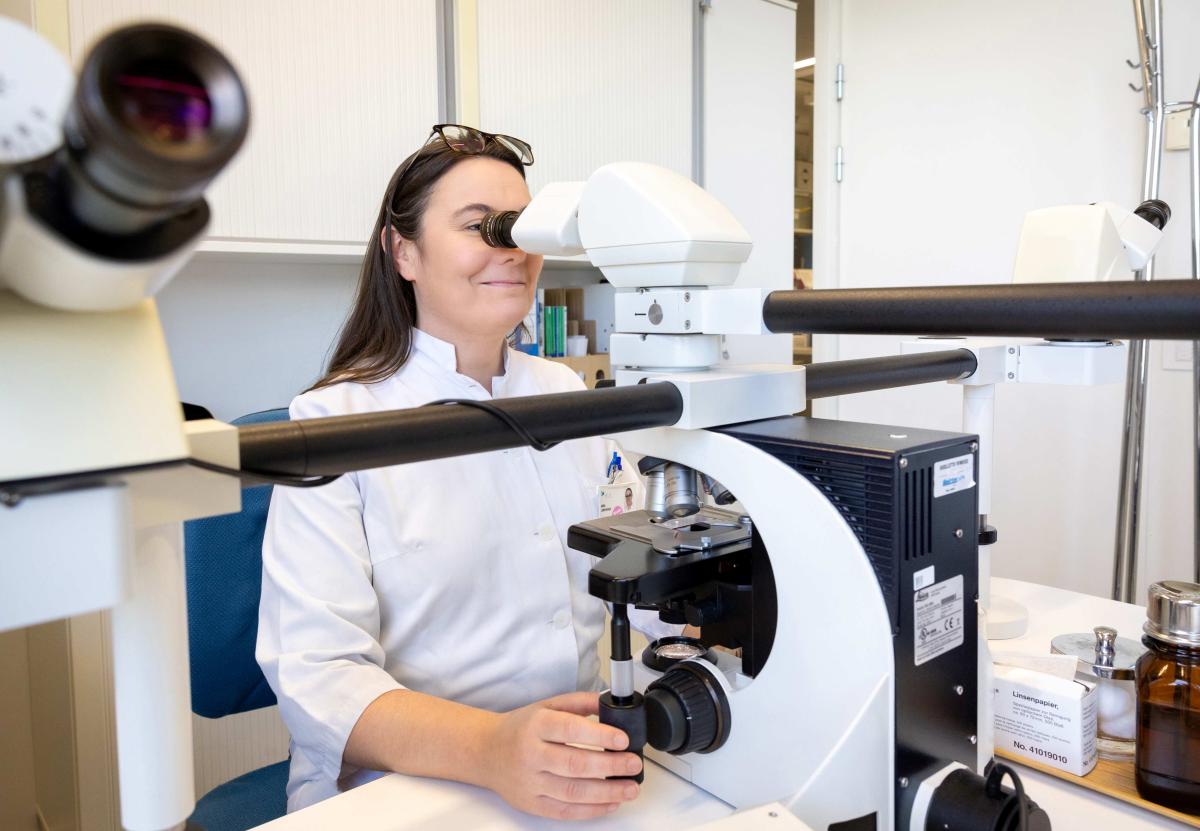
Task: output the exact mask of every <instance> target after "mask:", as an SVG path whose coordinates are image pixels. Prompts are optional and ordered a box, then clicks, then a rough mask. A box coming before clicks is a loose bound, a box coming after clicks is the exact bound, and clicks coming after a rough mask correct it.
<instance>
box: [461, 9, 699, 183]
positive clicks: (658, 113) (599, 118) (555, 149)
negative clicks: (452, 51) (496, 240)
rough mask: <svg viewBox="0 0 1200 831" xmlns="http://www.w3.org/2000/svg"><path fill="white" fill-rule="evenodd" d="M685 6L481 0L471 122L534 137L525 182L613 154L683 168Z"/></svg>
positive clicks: (589, 167)
mask: <svg viewBox="0 0 1200 831" xmlns="http://www.w3.org/2000/svg"><path fill="white" fill-rule="evenodd" d="M692 6H693V3H692V2H691V0H654V2H645V0H605V2H602V3H596V2H590V1H589V0H486V1H485V2H481V3H479V4H478V34H479V38H478V45H479V63H478V66H479V125H478V126H479V127H481V128H482V129H485V130H488V131H490V132H494V133H508V134H510V135H514V136H516V137H518V138H521V139H524V140H526V141H528V142H529V143H530V144H531V145H532V146H533V153H534V158H535V159H536V163H535V164H534V165H533V166H532V167H531V168H530V169H529V171H528V173H529V187H530V190H531V191H532V192H534V193H536V192H537V190H538V189H539V188H540V187H541V186H542V185H544V184H546V183H547V182H557V181H563V180H579V179H585V178H587V176H588V175H589V174H590V173H591V172H592V171H593V170H595V169H596V168H597V167H600V166H601V165H604V164H607V163H609V162H615V161H642V162H651V163H653V164H657V165H662V166H663V167H667V168H670V169H672V170H676V171H678V172H680V173H682V174H684V175H685V176H691V174H692V150H691V147H692V126H693V125H692Z"/></svg>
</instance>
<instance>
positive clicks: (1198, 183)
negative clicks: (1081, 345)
mask: <svg viewBox="0 0 1200 831" xmlns="http://www.w3.org/2000/svg"><path fill="white" fill-rule="evenodd" d="M1189 122H1190V130H1189V136H1190V138H1191V141H1190V142H1189V144H1190V147H1191V150H1190V156H1191V180H1192V182H1191V196H1192V205H1191V208H1192V216H1191V220H1192V279H1193V280H1200V81H1197V82H1196V92H1195V94H1193V96H1192V112H1191V117H1190V118H1189ZM1192 429H1193V432H1194V433H1195V439H1196V443H1195V447H1194V450H1193V467H1192V579H1193V580H1194V581H1195V582H1197V583H1200V340H1195V341H1192Z"/></svg>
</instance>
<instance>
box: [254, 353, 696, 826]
mask: <svg viewBox="0 0 1200 831" xmlns="http://www.w3.org/2000/svg"><path fill="white" fill-rule="evenodd" d="M505 364H506V368H505V374H504V375H502V376H500V377H498V378H495V379H494V380H493V382H492V396H493V397H496V398H502V397H510V396H519V395H536V394H542V393H553V392H566V391H570V390H577V389H582V388H583V386H584V385H583V382H582V381H580V380H579V378H578V376H576V375H575V373H574V372H572V371H571V370H570V369H569V368H567V367H566V366H563V365H561V364H556V363H554V362H551V361H545V360H542V359H540V358H534V357H531V356H529V355H526V354H524V353H521V352H518V351H516V350H508V351H507V354H506V357H505ZM456 366H457V364H456V359H455V352H454V347H453V345H451V344H449V343H446V342H444V341H441V340H438V339H437V338H434V337H432V336H431V335H428V334H426V333H424V332H421V331H419V330H415V331H414V344H413V351H412V355H411V357H410V358H409V360H408V362H407V363H406V364H405V365H404V366H403V367H402V368H401V369H400V371H399V372H397V373H396V374H395V375H393V376H392V377H390V378H388V379H386V380H384V381H381V382H379V383H375V384H370V385H363V384H357V383H341V384H335V385H333V386H329V387H325V388H322V389H319V390H315V391H312V392H307V393H305V394H303V395H301V396H299V397H298V398H296V399H295V400H294V401H293V402H292V405H291V416H292V418H313V417H318V416H330V415H343V414H346V413H360V412H370V411H378V410H389V409H398V408H404V407H414V406H420V405H422V404H425V403H428V402H430V401H433V400H436V399H440V398H472V399H486V398H488V397H489V396H488V393H487V392H486V390H484V388H483V387H482V386H480V385H479V384H478V383H477V382H475V381H474V380H472V379H470V378H467V377H466V376H464V375H460V374H458V372H457V371H456ZM607 452H608V448H607V447H606V444H605V442H604V441H603V440H601V439H599V438H592V439H582V440H577V441H570V442H564V443H563V444H561V445H559V446H557V447H555V448H553V449H551V450H549V451H547V452H544V453H539V452H536V451H533V450H531V449H529V448H520V449H515V450H504V451H496V452H491V453H480V454H475V455H471V456H462V457H458V458H452V459H439V460H436V461H430V462H419V463H415V464H409V465H399V466H393V467H387V468H377V469H374V470H367V471H362V472H358V473H351V474H347V475H345V476H342V477H341V478H339V479H338V480H336V481H334V482H332V483H330V484H328V485H325V486H323V487H318V488H307V489H303V488H288V487H276V488H275V490H274V495H273V496H272V499H271V508H270V513H269V515H268V517H267V530H266V538H265V540H264V542H263V578H262V600H261V604H260V608H259V627H258V649H257V657H258V661H259V664H260V665H261V666H262V669H263V673H264V674H265V675H266V678H267V681H268V682H269V683H270V685H271V688H272V689H273V690H274V691H275V695H276V696H277V697H278V699H279V709H280V714H281V715H282V717H283V720H284V723H285V724H286V725H287V727H288V730H289V731H290V733H291V754H292V760H291V771H290V776H289V781H288V789H287V790H288V810H289V811H293V810H297V809H299V808H302V807H304V806H307V805H311V804H312V803H314V802H317V801H319V800H321V799H325V798H326V797H329V796H333V795H334V794H336V793H337V792H338V791H339V790H344V789H346V788H349V787H353V786H355V785H358V784H361V783H362V782H365V781H368V780H369V779H372V778H375V777H376V776H378V775H379V774H378V772H375V771H364V770H358V769H356V768H353V767H351V766H348V765H343V763H342V753H343V750H344V748H345V746H346V741H347V739H348V738H349V736H350V731H351V730H352V729H353V727H354V725H355V723H356V722H357V721H358V718H359V716H360V715H362V712H363V711H364V710H365V709H366V707H367V705H369V704H370V703H371V702H372V701H374V700H375V699H376V698H378V697H379V696H380V695H382V694H383V693H386V692H389V691H391V690H395V689H401V688H407V689H413V690H418V691H421V692H425V693H429V694H431V695H436V696H439V697H442V698H446V699H451V700H454V701H458V702H461V703H463V704H468V705H471V706H475V707H481V708H485V709H488V710H493V711H506V710H510V709H514V708H517V707H521V706H523V705H525V704H529V703H531V702H533V701H537V700H539V699H542V698H546V697H549V696H552V695H557V694H559V693H563V692H569V691H572V690H593V689H599V688H600V681H599V676H598V669H599V666H598V657H597V651H596V644H597V641H598V640H599V638H600V637H601V635H602V634H603V628H604V606H603V604H602V603H601V602H600V601H599V600H597V599H595V598H593V597H591V596H590V595H589V594H588V593H587V573H588V569H589V568H590V567H591V566H592V564H593V562H594V560H593V559H592V558H591V557H589V556H587V555H585V554H582V553H579V552H577V551H572V550H571V549H568V548H567V546H566V535H567V528H568V527H569V526H570V525H571V524H573V523H576V522H579V521H581V520H585V519H589V518H591V517H594V516H595V515H596V513H597V505H596V486H597V485H598V484H600V483H601V482H602V481H604V473H605V468H606V463H607V461H608V456H607V455H606V453H607ZM635 625H638V626H639V628H641V629H643V630H644V631H647V633H648V634H650V635H651V636H660V635H663V634H678V631H679V627H670V626H665V625H663V624H661V623H659V622H658V621H657V620H656V619H653V618H652V617H648V616H646V615H638V616H636V620H635Z"/></svg>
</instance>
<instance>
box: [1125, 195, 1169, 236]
mask: <svg viewBox="0 0 1200 831" xmlns="http://www.w3.org/2000/svg"><path fill="white" fill-rule="evenodd" d="M1133 212H1134V213H1135V214H1136V215H1137V216H1140V217H1141V218H1142V219H1144V220H1146V221H1147V222H1149V223H1150V224H1151V225H1153V226H1154V227H1155V228H1157V229H1158V230H1160V231H1161V230H1162V229H1163V228H1165V227H1166V226H1167V223H1168V222H1170V220H1171V207H1170V206H1169V205H1168V204H1167V203H1166V202H1164V201H1162V200H1161V199H1147V200H1146V201H1145V202H1143V203H1142V204H1140V205H1138V206H1137V207H1136V208H1135V209H1134V211H1133Z"/></svg>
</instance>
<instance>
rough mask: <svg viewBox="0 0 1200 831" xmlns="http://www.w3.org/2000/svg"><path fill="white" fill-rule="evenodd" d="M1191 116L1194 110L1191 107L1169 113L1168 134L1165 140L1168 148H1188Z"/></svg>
mask: <svg viewBox="0 0 1200 831" xmlns="http://www.w3.org/2000/svg"><path fill="white" fill-rule="evenodd" d="M1191 116H1192V110H1190V109H1187V110H1179V111H1178V112H1173V113H1167V130H1166V132H1167V135H1166V138H1165V141H1164V145H1165V147H1166V149H1168V150H1187V149H1188V146H1189V143H1188V130H1189V128H1190V124H1189V121H1190V119H1191Z"/></svg>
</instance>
